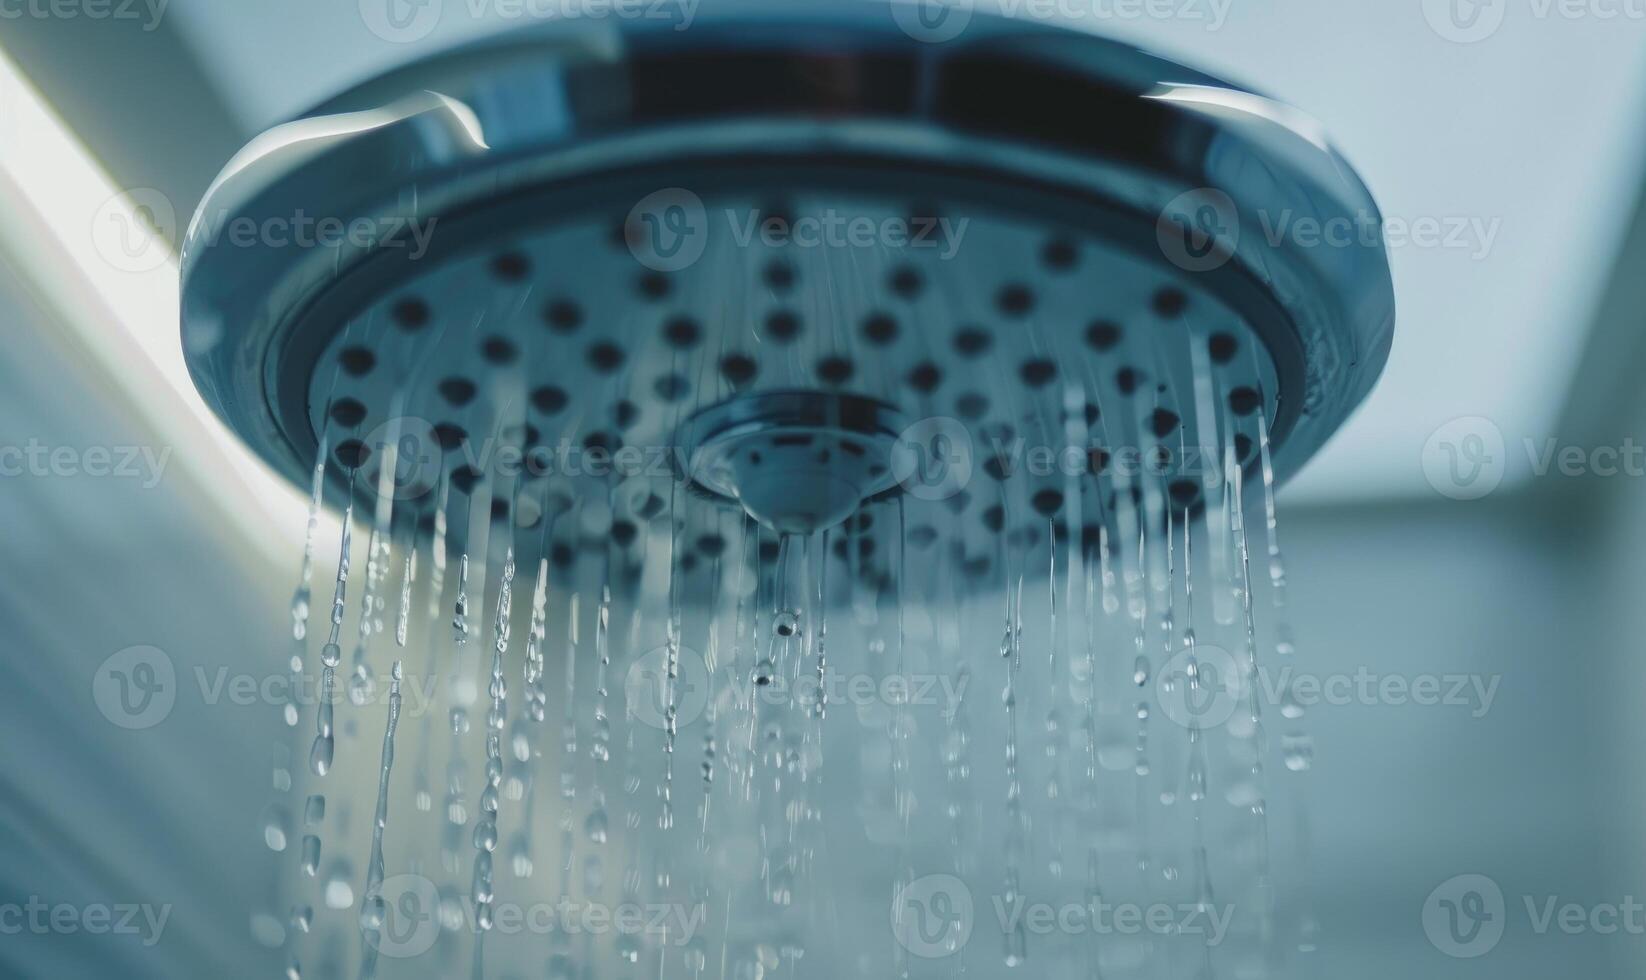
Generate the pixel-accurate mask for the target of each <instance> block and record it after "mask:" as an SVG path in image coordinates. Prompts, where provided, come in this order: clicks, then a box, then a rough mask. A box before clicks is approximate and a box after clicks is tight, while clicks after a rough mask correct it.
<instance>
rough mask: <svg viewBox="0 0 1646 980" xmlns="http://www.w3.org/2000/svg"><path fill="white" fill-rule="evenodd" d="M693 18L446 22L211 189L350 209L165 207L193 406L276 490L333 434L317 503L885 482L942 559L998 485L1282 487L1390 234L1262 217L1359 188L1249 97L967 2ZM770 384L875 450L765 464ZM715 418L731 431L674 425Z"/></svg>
mask: <svg viewBox="0 0 1646 980" xmlns="http://www.w3.org/2000/svg"><path fill="white" fill-rule="evenodd" d="M705 13H706V14H707V16H705V17H704V18H702V19H700V20H699V22H698V23H697V24H695V25H694V28H693V30H692V31H690V32H672V31H656V30H649V29H647V28H646V27H645V25H643V24H640V25H636V26H633V27H630V26H628V25H625V27H624V28H623V29H622V31H623V33H620V34H618V35H612V34H610V33H608V32H601V33H597V34H589V35H585V34H579V33H576V32H571V31H565V30H550V31H528V32H522V33H520V34H514V35H510V36H509V37H507V38H505V39H501V40H498V41H494V42H488V43H485V44H482V45H479V46H477V47H474V48H470V49H463V50H460V51H458V52H455V53H453V54H449V55H445V56H441V57H438V58H436V59H433V60H431V61H429V62H425V63H422V64H419V65H415V66H412V67H411V68H408V69H405V70H402V71H401V72H398V73H395V74H392V75H390V76H386V77H385V78H384V79H381V80H378V81H376V82H373V83H370V84H369V85H367V86H364V87H363V88H362V89H361V90H359V91H357V92H355V93H351V94H350V95H347V96H344V97H342V98H340V99H339V100H337V101H336V102H335V103H334V104H332V105H330V106H327V107H326V108H325V109H324V110H323V111H322V112H321V113H320V114H318V115H317V116H316V117H313V118H310V119H308V120H304V121H300V122H299V123H296V124H293V128H291V129H288V130H286V131H285V132H283V133H280V134H278V135H277V136H276V137H274V138H272V139H270V140H269V141H268V142H267V143H266V145H265V146H264V147H263V148H258V147H254V148H252V149H250V150H248V153H247V154H246V155H245V157H244V158H243V159H241V160H237V161H236V163H235V164H233V165H231V167H230V169H229V171H228V172H226V175H225V177H224V178H222V179H220V181H219V184H218V185H217V186H216V187H215V188H214V189H213V192H212V193H211V195H210V196H209V199H208V200H207V202H206V203H205V205H204V206H203V209H202V213H203V214H212V215H223V214H228V215H233V216H235V217H247V218H252V219H254V220H256V219H259V218H265V217H269V216H278V215H280V214H289V213H305V214H310V215H321V216H325V217H331V216H335V217H337V218H339V219H341V220H342V221H343V222H344V223H345V224H346V225H347V226H349V227H350V228H352V229H361V228H369V229H371V231H370V233H369V234H365V235H360V234H351V235H348V236H344V237H343V238H341V240H339V241H337V242H336V243H334V245H335V247H318V248H317V247H310V248H303V247H301V245H296V244H292V243H290V242H288V243H284V244H282V245H280V246H279V247H275V246H272V245H271V246H267V247H263V248H259V249H255V250H250V249H244V248H240V249H236V248H234V247H233V246H232V245H231V244H228V243H224V242H220V241H218V240H217V239H216V237H215V236H213V235H212V234H211V227H210V226H211V225H212V224H213V223H212V222H201V223H200V225H199V226H197V228H196V229H194V230H193V232H192V233H191V237H190V240H189V242H188V243H187V247H186V252H185V265H186V273H185V275H186V285H185V300H184V330H185V338H186V339H187V338H188V337H189V336H214V337H220V338H221V340H219V341H218V342H217V343H216V344H215V345H205V344H188V343H186V344H185V346H186V347H187V348H188V350H189V352H190V363H191V368H192V370H193V372H194V374H195V377H196V379H197V381H198V382H199V383H200V386H201V388H202V391H203V392H204V393H205V395H206V397H207V399H208V400H209V401H210V402H211V403H212V404H213V405H214V407H215V408H217V410H218V411H219V412H221V413H222V414H223V415H224V417H225V418H226V419H227V420H228V421H229V422H230V424H231V425H233V426H234V427H235V428H236V429H237V430H238V431H240V432H241V434H242V435H243V436H245V438H246V439H247V440H248V441H249V442H250V443H251V444H252V446H253V447H254V448H255V449H257V450H258V451H259V452H260V453H262V454H263V455H264V456H265V457H266V458H268V459H269V460H270V461H271V462H273V463H275V464H276V465H277V466H279V467H280V468H282V469H283V470H285V471H286V472H288V473H290V474H292V475H293V477H294V478H295V479H299V480H302V481H303V482H304V483H306V482H307V477H308V474H309V473H310V472H311V471H312V469H313V466H314V460H315V458H316V454H317V452H318V451H319V449H320V447H321V445H322V443H323V444H324V446H325V448H326V452H327V454H328V455H329V456H330V458H331V461H332V465H331V466H330V468H329V471H328V472H329V476H328V493H330V494H331V495H332V497H333V499H335V500H338V501H342V500H345V499H349V498H350V497H351V496H352V495H363V496H365V495H371V494H373V493H374V492H375V493H377V494H382V493H383V492H384V491H387V492H388V496H390V497H392V498H394V499H395V500H396V501H410V502H411V503H410V504H409V505H401V506H400V507H399V508H398V509H399V510H400V511H401V512H402V513H405V512H408V511H410V512H426V511H428V510H429V509H430V508H431V505H432V503H433V502H434V501H437V500H443V499H445V498H446V496H447V495H448V494H449V491H450V490H451V489H454V488H455V489H456V490H457V491H459V492H464V493H470V494H473V493H475V490H474V488H475V487H477V486H480V485H482V484H483V485H484V486H485V488H486V490H487V492H488V493H489V494H490V496H492V497H493V498H495V499H500V500H502V501H505V502H510V501H512V502H514V505H515V506H516V511H515V517H516V519H517V520H521V521H523V522H524V521H527V520H529V519H535V517H536V516H538V515H541V514H542V513H543V512H544V509H545V507H547V508H548V509H550V510H553V509H555V508H559V507H564V506H566V505H567V504H569V503H574V502H576V501H579V500H585V499H588V500H610V499H614V498H613V493H614V489H615V488H617V487H619V486H620V485H622V484H623V483H624V482H625V481H628V480H649V479H651V478H654V477H669V478H679V480H680V483H681V485H682V486H684V487H685V488H686V489H688V490H690V491H691V492H692V493H691V496H692V498H693V499H699V498H709V499H711V500H719V501H722V502H725V503H727V504H728V505H732V504H733V502H741V503H742V504H743V505H744V506H745V509H747V510H748V511H749V512H750V513H751V514H752V515H753V516H754V517H756V518H757V519H759V520H761V521H762V522H763V523H765V524H767V525H768V526H770V527H772V528H774V529H777V530H782V531H790V532H796V533H805V532H809V531H814V530H821V529H823V528H825V527H827V526H830V525H831V524H833V523H837V522H838V521H839V520H841V519H843V518H844V517H845V516H847V515H848V514H849V513H850V510H851V509H852V507H853V502H852V501H851V500H849V498H851V497H853V496H856V497H857V498H858V500H859V501H861V500H863V499H874V498H877V497H885V496H891V495H899V496H902V497H904V498H905V499H906V500H908V501H910V502H911V506H915V507H920V506H930V507H941V508H942V509H943V510H945V511H948V512H952V513H954V514H959V515H962V519H960V520H958V521H952V522H951V521H945V523H946V524H947V525H952V527H953V528H954V530H953V531H952V532H950V533H951V534H952V536H953V537H954V538H955V541H954V547H955V551H956V553H957V554H966V553H971V552H973V551H974V550H976V548H986V547H987V545H988V542H989V540H990V539H991V538H992V537H997V536H998V534H999V532H1000V530H1001V529H1002V527H1003V523H1004V519H1005V516H1010V515H1011V511H1012V507H1013V505H1012V504H1011V503H1010V501H1008V500H1007V499H1005V498H1006V497H1007V496H1008V495H1007V494H1005V493H1004V492H1002V491H999V490H995V489H991V488H992V487H993V486H994V485H996V484H1000V483H1001V482H1002V481H1008V480H1009V481H1011V482H1012V483H1014V484H1016V485H1017V486H1020V487H1022V488H1023V489H1022V491H1021V495H1022V499H1023V500H1024V501H1027V502H1029V506H1032V508H1033V509H1034V510H1035V511H1038V512H1039V516H1040V517H1042V518H1044V517H1052V516H1056V515H1058V514H1059V513H1060V511H1062V510H1063V508H1064V503H1065V501H1066V500H1067V499H1068V498H1069V496H1070V495H1075V496H1077V497H1079V500H1078V502H1076V503H1074V504H1070V506H1069V511H1070V512H1069V513H1065V514H1064V517H1065V518H1067V522H1066V523H1067V525H1069V526H1085V527H1089V526H1091V525H1093V524H1108V523H1110V522H1112V521H1113V520H1116V519H1117V515H1118V513H1119V512H1120V511H1124V510H1129V509H1131V508H1132V507H1133V505H1134V504H1141V503H1144V502H1150V503H1149V506H1151V507H1153V508H1155V512H1156V513H1158V512H1159V510H1160V509H1162V508H1165V507H1171V508H1175V509H1178V510H1183V511H1192V510H1194V509H1196V508H1197V507H1199V506H1200V505H1201V504H1202V503H1204V502H1205V497H1206V494H1207V493H1208V492H1210V491H1213V490H1219V489H1220V488H1222V487H1224V486H1227V485H1228V484H1229V480H1230V475H1229V473H1228V472H1227V471H1228V470H1229V468H1230V466H1229V464H1231V463H1232V464H1235V468H1240V467H1247V466H1255V465H1256V464H1257V462H1258V455H1259V454H1258V447H1259V446H1260V444H1262V443H1263V442H1264V440H1265V438H1266V439H1267V441H1268V445H1269V447H1270V449H1271V459H1272V463H1273V469H1274V471H1275V472H1276V473H1277V474H1278V476H1279V477H1280V478H1284V476H1285V475H1287V474H1288V473H1289V472H1291V471H1292V470H1294V469H1295V468H1296V467H1297V466H1298V465H1300V464H1301V462H1302V461H1303V459H1305V458H1306V457H1307V456H1308V455H1310V454H1312V453H1313V452H1314V451H1315V450H1316V449H1317V448H1318V447H1319V445H1320V444H1321V443H1322V442H1323V441H1324V440H1325V438H1326V437H1327V436H1328V435H1329V434H1330V433H1331V431H1333V430H1334V429H1335V428H1336V427H1337V425H1339V424H1340V423H1341V421H1342V420H1343V418H1344V417H1345V416H1346V414H1347V412H1348V411H1349V410H1351V409H1352V408H1353V407H1354V405H1355V404H1356V403H1358V401H1359V400H1360V399H1361V397H1363V395H1364V394H1365V392H1366V391H1367V390H1368V389H1369V387H1370V384H1371V382H1372V380H1373V379H1374V378H1375V376H1376V374H1377V372H1378V370H1379V369H1380V368H1381V365H1382V362H1383V359H1384V358H1385V356H1386V353H1387V346H1388V338H1389V331H1390V322H1391V319H1390V300H1389V290H1388V277H1387V269H1386V265H1385V264H1384V262H1383V256H1382V252H1381V250H1380V249H1376V248H1369V247H1365V246H1360V245H1357V246H1353V247H1351V248H1349V249H1338V250H1335V251H1332V254H1320V252H1319V250H1314V251H1310V250H1304V249H1298V248H1294V247H1292V246H1291V245H1290V244H1288V243H1285V242H1279V243H1277V242H1272V241H1267V240H1265V239H1264V238H1263V236H1261V235H1259V234H1257V231H1256V230H1257V229H1258V228H1260V227H1262V226H1260V225H1259V224H1258V223H1257V220H1256V218H1254V217H1253V216H1254V215H1257V214H1261V213H1264V212H1269V211H1271V210H1275V209H1281V208H1289V209H1291V210H1293V212H1294V213H1309V214H1315V215H1319V216H1321V217H1323V218H1324V217H1330V216H1331V215H1334V214H1341V213H1365V212H1369V211H1370V208H1371V205H1370V202H1369V201H1368V200H1367V199H1366V198H1365V196H1364V190H1363V189H1362V188H1361V187H1360V186H1359V184H1358V183H1356V182H1355V181H1354V180H1353V178H1352V176H1349V175H1348V174H1349V172H1348V170H1347V168H1346V167H1344V166H1343V165H1342V163H1341V161H1340V160H1338V159H1337V158H1336V157H1335V156H1334V155H1332V154H1331V153H1330V151H1328V150H1326V149H1324V148H1323V147H1322V146H1321V145H1318V144H1317V143H1315V142H1312V139H1313V138H1312V137H1310V136H1309V135H1307V134H1305V133H1300V132H1299V131H1298V130H1297V129H1295V128H1287V127H1286V126H1284V125H1282V124H1281V122H1278V121H1277V120H1279V119H1282V118H1284V117H1283V116H1282V115H1281V114H1280V113H1279V111H1278V110H1273V107H1272V106H1270V104H1268V103H1266V102H1264V101H1263V100H1261V99H1258V98H1257V97H1255V96H1251V95H1249V94H1247V93H1242V92H1239V91H1238V90H1234V89H1231V88H1228V87H1220V86H1219V85H1218V83H1215V82H1213V81H1212V80H1210V79H1206V78H1204V77H1203V76H1199V75H1197V74H1195V73H1192V72H1187V71H1185V70H1183V69H1179V68H1177V67H1175V66H1171V65H1168V64H1166V63H1164V62H1160V61H1157V60H1155V59H1152V58H1148V57H1146V56H1143V55H1141V54H1139V53H1137V52H1135V51H1131V50H1129V49H1126V48H1123V47H1120V46H1118V45H1113V44H1110V43H1108V42H1104V41H1101V40H1098V39H1096V38H1091V37H1086V36H1081V35H1074V34H1070V33H1068V32H1063V31H1056V30H1048V29H1044V28H1039V27H1027V26H1014V25H1011V24H1009V23H1008V22H1005V21H998V20H997V19H993V18H985V17H981V16H980V17H978V18H976V19H975V22H974V24H973V25H972V27H971V28H970V29H969V30H968V32H967V33H966V35H965V36H964V37H963V38H961V39H959V40H956V41H951V42H949V43H946V44H931V43H925V42H924V41H923V40H921V39H918V38H915V37H911V36H910V35H909V34H907V33H905V32H903V31H901V30H900V29H899V28H898V22H897V19H896V18H894V17H891V16H890V15H888V14H887V13H886V12H885V11H881V10H879V9H878V8H873V7H870V6H868V5H865V6H863V7H853V8H850V9H849V12H845V11H840V10H834V9H832V8H830V9H829V10H828V11H827V12H826V13H823V14H818V13H816V12H815V11H814V12H811V13H806V12H804V11H802V12H800V13H796V12H795V11H785V12H784V13H783V14H781V15H772V14H765V15H753V16H749V15H745V14H741V13H732V14H726V15H723V16H718V17H716V16H714V15H713V12H712V11H706V12H705ZM774 17H775V18H776V22H775V23H774ZM797 18H798V19H799V20H806V18H811V20H810V21H808V23H810V25H811V28H812V29H810V30H807V29H804V27H805V25H802V24H798V23H796V22H795V21H796V19H797ZM1185 79H1187V80H1188V81H1187V82H1185V81H1184V80H1185ZM408 93H410V94H408ZM419 93H420V94H419ZM1208 93H1211V95H1208ZM1071 100H1072V102H1071ZM1068 104H1082V105H1084V106H1086V107H1087V108H1088V110H1089V113H1090V114H1089V116H1086V117H1083V118H1080V119H1076V118H1073V117H1071V116H1069V115H1067V114H1066V112H1065V111H1064V110H1062V109H1054V108H1051V107H1052V106H1054V105H1068ZM1207 106H1212V107H1213V108H1207ZM1231 106H1233V107H1234V108H1230V107H1231ZM270 146H272V147H274V149H268V147H270ZM1259 174H1260V175H1261V178H1260V179H1259V178H1258V177H1255V176H1254V175H1259ZM1372 213H1375V212H1372ZM1242 227H1249V228H1251V229H1253V233H1252V234H1248V235H1244V236H1243V235H1241V234H1240V230H1241V228H1242ZM191 332H193V333H191ZM776 393H783V395H782V397H783V399H786V401H787V405H788V407H789V408H790V409H792V410H793V411H798V412H800V414H801V415H810V416H824V415H827V414H829V412H830V411H832V410H834V409H837V408H838V406H839V404H841V403H842V400H846V401H849V402H851V403H852V404H873V405H875V406H877V407H876V413H877V414H876V415H875V418H874V422H873V426H872V428H873V435H872V438H868V439H865V440H863V448H864V449H865V450H866V452H867V454H868V457H867V458H866V461H865V462H861V463H859V462H857V457H854V456H852V455H851V454H849V453H848V454H845V455H841V454H835V455H834V456H832V457H831V460H832V461H831V462H830V463H829V464H826V465H825V464H820V463H818V462H817V457H816V455H815V454H813V455H810V456H807V457H805V458H804V459H803V458H802V457H801V456H800V455H799V454H792V455H785V456H784V457H783V466H782V467H780V468H779V470H780V471H781V473H782V478H781V479H778V478H776V477H773V476H769V475H768V476H761V477H759V478H756V477H755V476H754V475H753V473H752V471H751V470H750V469H749V467H748V465H747V459H748V457H747V451H748V450H749V449H750V448H751V447H752V446H753V445H755V443H754V442H749V441H748V440H762V439H763V440H766V441H767V443H768V444H773V443H774V441H775V440H782V439H784V438H785V437H788V436H796V435H800V434H801V433H799V432H791V431H788V430H786V429H785V425H788V424H790V423H791V422H792V419H790V416H789V415H785V413H784V412H773V411H771V408H772V405H773V404H774V403H773V402H772V399H773V398H775V397H776ZM791 414H792V413H791ZM722 415H724V416H726V417H727V418H735V419H737V420H738V422H739V424H740V425H741V426H742V428H741V429H737V430H736V436H735V438H733V437H732V436H729V435H726V434H725V433H721V434H720V435H719V436H717V437H715V438H709V437H707V436H705V432H706V431H708V430H709V429H711V428H713V426H715V425H721V424H722V423H724V421H725V419H723V418H721V416H722ZM786 419H789V421H785V420H786ZM893 420H896V421H895V427H894V422H893ZM808 431H809V433H810V434H811V435H812V436H814V437H818V438H824V439H836V438H838V437H840V436H842V435H844V434H845V433H842V432H838V431H834V430H832V429H830V428H829V427H828V426H827V425H825V426H822V427H814V428H813V429H810V430H808ZM739 448H741V449H742V450H744V455H743V456H742V457H741V462H738V461H739V458H740V457H739V456H738V454H737V451H736V450H737V449H739ZM390 463H392V466H391V467H389V469H388V472H387V474H386V475H385V473H384V468H385V464H390ZM763 472H766V473H771V472H773V470H766V471H763ZM802 490H804V491H807V492H801V491H802ZM668 496H669V497H670V498H671V499H672V498H673V496H674V495H673V494H672V493H671V494H668ZM648 499H650V495H648ZM528 504H529V506H528ZM500 506H501V507H502V508H503V509H507V507H508V506H509V504H508V503H505V504H503V505H500ZM1076 509H1078V513H1074V511H1075V510H1076ZM1027 513H1028V511H1027V509H1026V508H1023V509H1019V511H1018V513H1017V515H1016V517H1023V516H1027ZM966 515H971V516H974V517H975V518H976V519H975V520H966V519H965V516H966ZM640 516H642V517H645V516H648V515H640ZM649 516H654V517H655V516H658V514H656V513H653V514H650V515H649ZM1016 517H1014V519H1016ZM974 546H975V547H974Z"/></svg>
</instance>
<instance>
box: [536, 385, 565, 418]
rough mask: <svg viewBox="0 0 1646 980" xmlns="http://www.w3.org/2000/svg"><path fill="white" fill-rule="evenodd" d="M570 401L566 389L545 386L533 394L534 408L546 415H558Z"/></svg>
mask: <svg viewBox="0 0 1646 980" xmlns="http://www.w3.org/2000/svg"><path fill="white" fill-rule="evenodd" d="M570 400H571V399H570V396H568V395H567V394H566V391H565V389H564V388H558V387H556V386H554V385H544V386H543V387H541V388H538V389H536V390H535V391H533V392H532V407H533V408H535V409H537V410H538V411H539V412H542V413H543V414H544V415H558V414H559V413H560V412H562V411H564V410H565V408H566V405H567V403H568V402H569V401H570Z"/></svg>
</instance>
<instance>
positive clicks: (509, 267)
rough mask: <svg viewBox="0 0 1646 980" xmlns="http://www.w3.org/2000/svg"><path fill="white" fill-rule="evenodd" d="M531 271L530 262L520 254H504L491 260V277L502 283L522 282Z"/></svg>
mask: <svg viewBox="0 0 1646 980" xmlns="http://www.w3.org/2000/svg"><path fill="white" fill-rule="evenodd" d="M531 271H532V265H531V261H530V260H529V259H527V258H526V256H525V255H523V254H521V253H520V252H504V253H503V254H502V255H499V256H497V257H496V258H494V259H492V275H494V276H496V277H497V278H498V279H499V280H501V281H503V282H508V283H516V282H524V281H525V279H526V277H527V276H529V275H531Z"/></svg>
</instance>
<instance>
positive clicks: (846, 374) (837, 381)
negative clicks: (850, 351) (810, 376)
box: [817, 354, 857, 386]
mask: <svg viewBox="0 0 1646 980" xmlns="http://www.w3.org/2000/svg"><path fill="white" fill-rule="evenodd" d="M856 371H857V366H856V365H855V364H853V363H852V359H851V358H849V357H842V356H841V355H839V354H831V355H830V356H828V357H825V358H823V359H822V360H820V361H818V362H817V376H818V377H819V378H822V379H823V381H824V382H825V383H827V384H830V385H836V386H838V385H843V384H845V383H846V382H848V381H850V380H851V379H852V375H853V374H854V373H855V372H856Z"/></svg>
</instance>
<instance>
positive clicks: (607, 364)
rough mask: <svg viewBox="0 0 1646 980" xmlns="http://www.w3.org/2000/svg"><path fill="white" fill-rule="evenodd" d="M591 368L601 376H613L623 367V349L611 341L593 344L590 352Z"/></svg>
mask: <svg viewBox="0 0 1646 980" xmlns="http://www.w3.org/2000/svg"><path fill="white" fill-rule="evenodd" d="M588 358H589V366H590V367H592V368H594V369H595V370H596V371H599V372H600V373H601V374H611V373H612V372H614V371H616V370H617V369H618V368H620V367H622V366H623V360H624V356H623V348H621V347H619V346H617V345H616V344H614V343H612V342H611V341H609V340H602V341H599V342H598V343H595V344H591V345H590V346H589V350H588Z"/></svg>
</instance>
